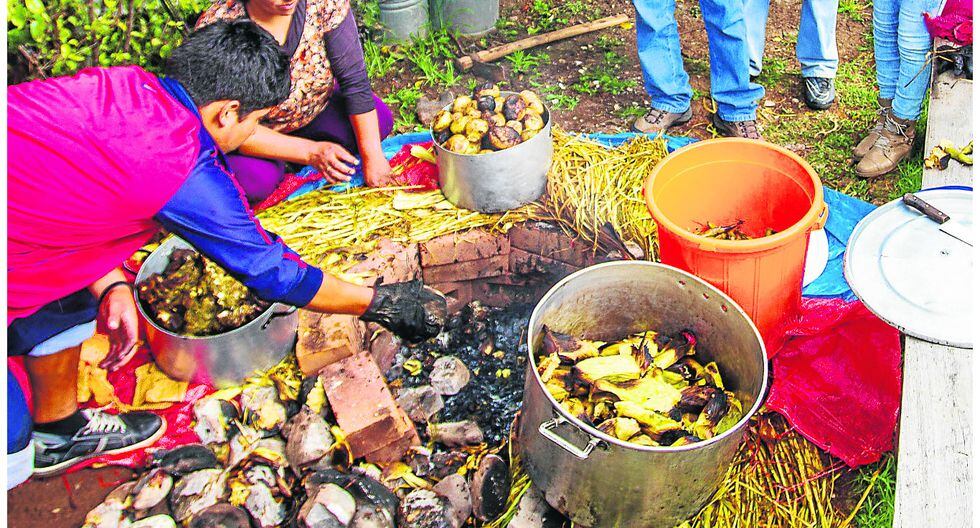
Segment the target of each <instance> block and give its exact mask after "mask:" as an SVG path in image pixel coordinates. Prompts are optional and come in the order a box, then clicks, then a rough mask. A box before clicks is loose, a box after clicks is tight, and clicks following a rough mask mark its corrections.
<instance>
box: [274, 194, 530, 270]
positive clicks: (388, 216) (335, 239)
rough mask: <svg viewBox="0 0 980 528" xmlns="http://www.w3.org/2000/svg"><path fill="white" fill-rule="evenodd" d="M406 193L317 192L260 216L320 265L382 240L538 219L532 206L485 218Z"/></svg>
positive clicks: (437, 198)
mask: <svg viewBox="0 0 980 528" xmlns="http://www.w3.org/2000/svg"><path fill="white" fill-rule="evenodd" d="M405 190H406V188H387V189H358V190H353V191H349V192H344V193H336V192H332V191H327V190H321V191H315V192H311V193H309V194H306V195H304V196H301V197H299V198H297V199H295V200H289V201H287V202H284V203H282V204H280V205H278V206H276V207H273V208H271V209H268V210H266V211H263V212H262V213H261V214H259V215H258V218H259V220H260V221H261V222H262V226H263V227H265V228H266V229H267V230H269V231H271V232H273V233H276V234H277V235H279V236H280V237H282V239H283V240H284V241H285V242H286V244H287V245H288V246H289V247H291V248H293V249H294V250H295V251H296V252H297V253H299V254H300V255H301V256H302V257H303V258H304V259H306V260H307V261H309V262H316V263H319V262H322V261H323V259H324V257H325V256H327V255H328V254H339V255H345V256H349V255H353V254H363V253H367V252H369V251H371V250H372V249H374V247H375V246H376V245H377V243H378V241H379V240H381V239H382V238H387V239H390V240H392V241H394V242H399V243H414V242H425V241H427V240H431V239H433V238H436V237H438V236H442V235H445V234H449V233H455V232H459V231H466V230H468V229H473V228H476V227H485V228H490V229H491V230H499V231H503V232H506V231H507V230H508V229H509V228H510V227H511V226H512V225H514V224H515V223H517V222H521V221H524V220H529V219H531V218H534V217H535V215H534V214H533V211H532V209H531V208H530V207H524V208H521V209H517V210H514V211H509V212H507V213H504V214H482V213H477V212H473V211H467V210H464V209H457V208H456V207H454V206H453V205H452V204H450V203H449V202H447V201H446V199H445V198H444V197H443V196H442V193H441V192H440V191H430V192H424V193H407V192H405ZM337 267H339V268H340V269H339V270H342V269H343V267H344V265H343V264H342V263H339V262H337ZM334 271H338V269H336V268H335V269H334Z"/></svg>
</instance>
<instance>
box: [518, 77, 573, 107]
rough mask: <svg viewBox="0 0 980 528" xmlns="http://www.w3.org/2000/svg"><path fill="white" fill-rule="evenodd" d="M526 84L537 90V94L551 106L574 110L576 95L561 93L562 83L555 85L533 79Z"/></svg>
mask: <svg viewBox="0 0 980 528" xmlns="http://www.w3.org/2000/svg"><path fill="white" fill-rule="evenodd" d="M528 84H530V85H531V88H533V89H534V90H535V91H537V92H538V95H540V96H541V97H542V98H543V99H544V100H545V101H546V102H547V103H548V106H550V107H551V108H554V109H556V110H575V107H577V106H578V103H579V98H578V96H576V95H568V94H564V93H561V91H562V89H563V88H564V85H561V86H556V85H554V84H545V83H539V82H535V81H530V82H529V83H528Z"/></svg>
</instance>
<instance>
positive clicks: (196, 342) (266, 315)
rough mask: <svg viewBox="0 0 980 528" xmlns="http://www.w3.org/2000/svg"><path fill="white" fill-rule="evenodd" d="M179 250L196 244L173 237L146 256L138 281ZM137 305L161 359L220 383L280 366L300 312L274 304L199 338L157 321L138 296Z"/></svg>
mask: <svg viewBox="0 0 980 528" xmlns="http://www.w3.org/2000/svg"><path fill="white" fill-rule="evenodd" d="M175 249H194V248H193V247H192V246H191V245H190V244H188V243H187V242H185V241H184V240H182V239H180V238H177V237H171V238H170V239H169V240H167V241H165V242H164V243H162V244H160V247H158V248H157V249H156V250H155V251H154V252H153V253H151V254H150V256H148V257H146V260H145V261H144V262H143V265H142V266H141V267H140V270H139V273H137V274H136V284H139V283H141V282H143V281H144V280H146V279H147V277H149V276H150V275H152V274H154V273H160V272H161V271H163V270H164V268H166V267H167V263H168V262H169V261H170V253H171V252H172V251H173V250H175ZM136 307H137V308H138V309H139V311H140V315H142V316H143V319H145V320H146V323H147V324H146V338H147V342H148V343H149V346H150V352H152V353H153V356H154V359H155V360H156V362H157V364H158V365H160V367H161V368H162V369H163V370H164V371H165V372H167V373H168V374H170V375H171V376H174V377H177V378H179V379H183V380H191V381H195V382H200V383H209V384H211V385H213V386H216V387H225V386H231V385H239V384H241V383H242V381H243V380H244V379H245V378H246V377H247V376H249V375H251V374H252V373H254V372H255V371H256V370H265V369H268V368H269V367H272V366H275V365H276V364H277V363H279V361H281V360H282V358H283V357H285V356H286V354H287V353H289V351H290V350H292V348H293V346H294V345H295V344H296V330H297V328H298V326H299V317H298V315H297V314H296V308H295V307H292V306H285V305H282V304H278V303H276V304H273V305H271V306H269V307H268V308H266V310H265V311H264V312H262V315H260V316H259V317H257V318H256V319H254V320H253V321H251V322H249V323H248V324H246V325H244V326H242V327H239V328H236V329H234V330H231V331H229V332H225V333H223V334H218V335H213V336H200V337H199V336H185V335H179V334H175V333H173V332H171V331H169V330H166V329H164V328H162V327H160V326H159V325H157V324H156V323H155V322H154V321H153V318H151V317H150V316H149V314H147V313H146V312H145V311H144V310H143V304H142V303H141V302H140V300H139V297H138V295H137V299H136Z"/></svg>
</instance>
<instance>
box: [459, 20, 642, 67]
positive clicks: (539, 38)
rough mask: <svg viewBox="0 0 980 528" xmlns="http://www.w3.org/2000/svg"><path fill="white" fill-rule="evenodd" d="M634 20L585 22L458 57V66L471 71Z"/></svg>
mask: <svg viewBox="0 0 980 528" xmlns="http://www.w3.org/2000/svg"><path fill="white" fill-rule="evenodd" d="M631 19H632V17H630V16H629V15H626V14H622V15H615V16H610V17H606V18H600V19H599V20H593V21H592V22H585V23H582V24H576V25H574V26H570V27H567V28H563V29H559V30H557V31H552V32H550V33H543V34H541V35H535V36H533V37H528V38H525V39H521V40H518V41H517V42H510V43H507V44H503V45H500V46H496V47H493V48H490V49H488V50H482V51H478V52H476V53H471V54H469V55H466V56H464V57H458V58H457V59H456V61H455V62H456V66H457V67H459V68H460V70H461V71H466V70H469V69H470V68H471V67H473V63H474V62H476V61H478V62H491V61H495V60H497V59H499V58H501V57H504V56H506V55H510V54H511V53H514V52H515V51H521V50H526V49H528V48H534V47H537V46H541V45H542V44H548V43H550V42H554V41H556V40H562V39H566V38H570V37H576V36H578V35H584V34H585V33H591V32H593V31H598V30H600V29H606V28H609V27H612V26H618V25H620V24H625V23H626V22H629V21H630V20H631Z"/></svg>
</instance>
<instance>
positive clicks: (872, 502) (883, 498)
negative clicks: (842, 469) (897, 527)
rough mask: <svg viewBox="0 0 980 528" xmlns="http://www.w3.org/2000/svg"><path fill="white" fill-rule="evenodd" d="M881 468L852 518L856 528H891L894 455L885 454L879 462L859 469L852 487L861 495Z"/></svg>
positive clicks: (893, 493) (893, 513)
mask: <svg viewBox="0 0 980 528" xmlns="http://www.w3.org/2000/svg"><path fill="white" fill-rule="evenodd" d="M879 468H881V473H880V474H879V475H878V478H877V479H875V480H874V486H873V487H872V488H871V493H869V494H868V498H867V499H866V500H865V501H864V504H862V505H861V509H860V510H858V513H857V515H856V516H855V517H854V526H856V527H857V528H891V526H892V519H893V518H894V517H895V472H896V469H897V464H896V462H895V455H893V454H892V453H887V454H886V455H885V456H884V457H883V458H882V459H881V461H880V462H878V463H877V464H872V465H869V466H866V467H864V468H861V470H860V473H859V474H858V478H857V479H856V480H855V482H854V485H855V489H856V490H860V493H863V492H864V490H865V489H867V487H868V486H869V485H871V481H872V479H874V474H875V472H876V471H878V469H879Z"/></svg>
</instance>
